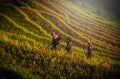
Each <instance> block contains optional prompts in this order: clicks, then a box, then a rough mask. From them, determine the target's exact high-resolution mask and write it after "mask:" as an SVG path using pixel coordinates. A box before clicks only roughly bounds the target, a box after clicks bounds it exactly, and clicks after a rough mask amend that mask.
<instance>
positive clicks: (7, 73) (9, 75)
mask: <svg viewBox="0 0 120 79" xmlns="http://www.w3.org/2000/svg"><path fill="white" fill-rule="evenodd" d="M0 79H23V78H22V77H21V76H20V75H18V74H17V73H16V72H14V71H12V70H10V69H7V68H0Z"/></svg>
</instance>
